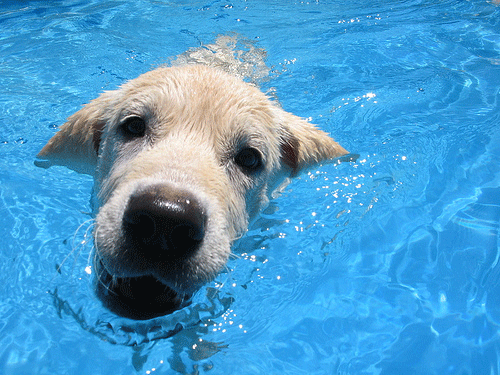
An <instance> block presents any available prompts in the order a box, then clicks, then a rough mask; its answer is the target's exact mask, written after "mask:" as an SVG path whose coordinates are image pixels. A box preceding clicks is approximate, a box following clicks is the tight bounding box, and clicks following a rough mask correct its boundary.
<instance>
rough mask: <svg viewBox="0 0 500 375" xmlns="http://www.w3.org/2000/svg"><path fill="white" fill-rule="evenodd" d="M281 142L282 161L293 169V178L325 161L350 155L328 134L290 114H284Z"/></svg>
mask: <svg viewBox="0 0 500 375" xmlns="http://www.w3.org/2000/svg"><path fill="white" fill-rule="evenodd" d="M281 142H282V143H281V160H282V161H283V163H285V164H286V165H288V166H289V167H291V168H292V176H293V175H295V174H297V173H299V172H300V171H301V170H303V169H305V168H307V167H309V166H312V165H314V164H316V163H319V162H321V161H323V160H328V159H335V158H338V157H340V156H342V155H347V154H348V152H347V151H346V150H345V149H344V148H343V147H342V146H341V145H339V144H338V143H337V142H335V141H334V140H333V138H331V137H330V136H329V135H328V134H327V133H325V132H324V131H322V130H319V129H318V128H317V127H316V126H315V125H313V124H311V123H309V122H307V121H305V120H303V119H301V118H299V117H297V116H295V115H292V114H290V113H285V114H284V130H283V131H282V135H281Z"/></svg>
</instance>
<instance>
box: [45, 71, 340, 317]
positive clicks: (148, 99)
mask: <svg viewBox="0 0 500 375" xmlns="http://www.w3.org/2000/svg"><path fill="white" fill-rule="evenodd" d="M346 153H347V151H346V150H345V149H344V148H342V147H341V146H340V145H339V144H338V143H336V142H335V141H334V140H333V139H332V138H331V137H330V136H329V135H327V134H326V133H325V132H323V131H321V130H319V129H317V128H316V127H315V126H314V125H312V124H310V123H308V122H307V121H305V120H302V119H300V118H299V117H296V116H294V115H292V114H290V113H287V112H285V111H284V110H282V109H281V108H279V107H278V106H277V105H276V104H275V103H274V102H272V101H271V100H269V98H268V97H267V96H266V95H264V94H263V93H262V92H261V91H260V90H259V89H257V88H256V87H255V86H253V85H251V84H248V83H245V82H244V81H242V80H241V79H239V78H236V77H234V76H232V75H230V74H227V73H225V72H223V71H221V70H219V69H215V68H210V67H207V66H202V65H186V66H179V67H162V68H158V69H156V70H153V71H150V72H148V73H145V74H143V75H141V76H139V77H138V78H136V79H133V80H131V81H129V82H127V83H125V84H124V85H123V86H121V87H120V88H119V89H118V90H115V91H108V92H105V93H103V94H102V95H101V96H99V97H98V98H97V99H95V100H93V101H91V102H90V103H89V104H87V105H86V106H85V107H84V108H83V109H81V110H80V111H78V112H76V113H75V114H74V115H72V116H71V117H70V118H69V119H68V121H67V122H66V123H65V124H64V125H63V126H62V127H61V128H60V130H59V131H58V132H57V133H56V134H55V135H54V136H53V137H52V138H51V139H50V140H49V142H48V143H47V144H46V145H45V147H43V149H42V150H41V151H40V153H39V154H38V159H39V161H38V165H40V166H44V167H47V166H50V165H63V166H67V167H69V168H72V169H74V170H76V171H78V172H82V173H88V174H91V175H93V176H94V180H95V185H94V194H93V198H92V206H93V210H94V212H95V215H96V216H95V229H94V237H95V265H94V273H95V276H96V280H97V283H96V286H97V294H98V296H99V297H100V298H101V300H102V301H104V303H105V305H106V306H107V307H108V308H109V309H110V310H112V311H114V312H116V313H117V314H119V315H123V316H126V317H130V318H134V319H149V318H152V317H155V316H159V315H164V314H167V313H169V312H171V311H173V310H175V309H178V308H180V307H182V306H184V305H185V304H187V303H188V301H189V298H190V296H191V295H192V294H193V293H194V292H195V291H196V290H197V289H198V288H199V287H200V286H202V285H203V284H205V283H207V282H208V281H210V280H212V279H213V278H214V277H215V276H216V275H217V273H218V272H219V271H221V269H223V267H224V266H225V264H226V262H227V260H228V257H229V255H230V252H231V244H232V243H233V241H234V240H235V239H237V238H238V237H240V236H242V235H243V234H244V233H245V231H246V230H247V226H248V223H249V222H250V221H251V220H252V219H253V218H255V217H256V215H257V214H258V213H259V211H260V210H261V209H262V208H263V207H264V206H265V205H266V204H267V202H268V199H269V197H270V194H271V193H272V191H273V190H274V189H275V188H276V187H277V186H278V185H279V184H280V183H282V182H283V181H284V180H285V179H286V178H287V177H291V176H294V175H296V174H297V173H299V172H300V171H302V170H303V169H305V168H307V167H309V166H311V165H313V164H315V163H318V162H321V161H323V160H326V159H334V158H337V157H339V156H341V155H344V154H346Z"/></svg>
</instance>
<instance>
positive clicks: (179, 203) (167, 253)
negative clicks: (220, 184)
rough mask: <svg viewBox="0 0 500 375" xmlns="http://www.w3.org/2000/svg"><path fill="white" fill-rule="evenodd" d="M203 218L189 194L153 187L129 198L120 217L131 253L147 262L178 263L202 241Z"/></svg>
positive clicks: (201, 209)
mask: <svg viewBox="0 0 500 375" xmlns="http://www.w3.org/2000/svg"><path fill="white" fill-rule="evenodd" d="M205 224H206V214H205V212H204V210H203V207H202V206H201V204H200V203H199V202H198V200H197V199H195V198H194V197H193V196H192V194H190V193H188V192H186V191H182V190H177V189H172V188H170V187H167V186H163V185H155V186H153V187H150V188H148V189H147V190H145V191H141V192H139V193H136V194H134V195H132V196H131V197H130V199H129V202H128V204H127V207H126V210H125V212H124V216H123V229H124V232H125V238H126V241H127V242H128V243H129V245H131V247H133V249H132V251H134V252H135V253H138V254H142V256H145V257H147V258H148V259H150V260H158V259H165V260H166V259H170V260H172V259H179V258H183V257H186V256H188V255H190V254H191V253H192V252H193V251H195V250H196V249H197V248H198V247H199V245H200V243H201V242H202V241H203V237H204V235H205Z"/></svg>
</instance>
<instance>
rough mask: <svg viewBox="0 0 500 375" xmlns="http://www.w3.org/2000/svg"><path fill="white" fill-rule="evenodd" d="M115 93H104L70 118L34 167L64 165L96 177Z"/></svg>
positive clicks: (39, 155) (42, 152) (38, 157)
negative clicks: (102, 138)
mask: <svg viewBox="0 0 500 375" xmlns="http://www.w3.org/2000/svg"><path fill="white" fill-rule="evenodd" d="M114 93H115V92H113V91H109V92H105V93H103V94H101V96H99V97H98V98H97V99H94V100H92V101H91V102H90V103H89V104H87V105H86V106H85V107H83V108H82V109H81V110H79V111H78V112H76V113H75V114H73V115H72V116H70V117H69V118H68V120H67V121H66V123H65V124H64V125H62V126H61V127H60V128H59V131H58V132H57V133H56V134H55V135H54V136H53V137H52V138H51V139H50V140H49V141H48V142H47V144H46V145H45V146H44V147H43V148H42V150H41V151H40V152H39V153H38V155H37V160H36V161H35V165H36V166H38V167H42V168H49V167H51V166H53V165H61V166H65V167H68V168H70V169H72V170H74V171H76V172H79V173H85V174H90V175H93V174H94V171H95V168H96V165H97V156H98V153H99V146H100V142H101V135H102V133H103V130H104V127H105V125H106V123H107V122H108V120H109V116H110V114H109V113H110V112H111V111H110V109H111V108H112V107H111V103H112V102H113V97H114Z"/></svg>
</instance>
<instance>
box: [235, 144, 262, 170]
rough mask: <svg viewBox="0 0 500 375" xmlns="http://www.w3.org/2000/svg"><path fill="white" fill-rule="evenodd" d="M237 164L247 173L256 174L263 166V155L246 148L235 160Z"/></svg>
mask: <svg viewBox="0 0 500 375" xmlns="http://www.w3.org/2000/svg"><path fill="white" fill-rule="evenodd" d="M234 161H235V162H236V164H238V165H239V166H240V167H241V168H243V169H244V170H245V171H246V172H254V171H256V170H258V169H259V168H260V167H261V166H262V155H261V154H260V152H259V151H258V150H257V149H255V148H251V147H248V148H244V149H243V150H241V151H240V152H238V154H237V155H236V157H235V158H234Z"/></svg>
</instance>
